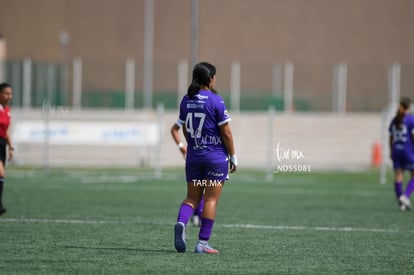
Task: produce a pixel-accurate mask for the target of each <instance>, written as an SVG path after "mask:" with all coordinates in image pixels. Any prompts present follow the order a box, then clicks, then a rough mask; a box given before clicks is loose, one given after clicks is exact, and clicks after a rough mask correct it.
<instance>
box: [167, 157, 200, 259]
mask: <svg viewBox="0 0 414 275" xmlns="http://www.w3.org/2000/svg"><path fill="white" fill-rule="evenodd" d="M185 169H186V178H187V196H186V198H185V199H184V201H183V202H182V203H181V205H180V209H179V210H178V216H177V223H176V224H175V226H174V246H175V249H176V250H177V251H178V252H185V250H186V241H185V227H186V225H187V223H188V220H189V219H190V217H191V216H192V215H193V213H194V209H195V208H196V207H197V205H198V203H199V202H200V200H201V197H202V195H203V189H204V186H203V185H202V184H199V181H198V180H196V179H202V175H204V167H203V166H202V165H198V164H191V163H188V162H187V163H186V165H185Z"/></svg>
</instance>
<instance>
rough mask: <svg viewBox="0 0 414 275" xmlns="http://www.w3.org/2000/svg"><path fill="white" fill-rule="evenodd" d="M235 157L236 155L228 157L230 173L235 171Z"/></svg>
mask: <svg viewBox="0 0 414 275" xmlns="http://www.w3.org/2000/svg"><path fill="white" fill-rule="evenodd" d="M237 165H238V163H237V157H236V155H232V156H231V157H230V173H234V172H236V171H237Z"/></svg>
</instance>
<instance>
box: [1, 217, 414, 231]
mask: <svg viewBox="0 0 414 275" xmlns="http://www.w3.org/2000/svg"><path fill="white" fill-rule="evenodd" d="M1 222H3V223H7V222H9V223H54V224H125V225H133V224H138V225H139V224H141V225H162V226H172V225H173V224H169V223H155V222H154V223H143V222H138V221H105V220H101V221H94V220H66V219H29V218H20V219H18V218H6V219H0V223H1ZM216 226H217V227H225V228H244V229H274V230H296V231H336V232H368V233H404V232H408V233H414V230H399V229H384V228H358V227H324V226H315V227H308V226H288V225H256V224H217V225H216Z"/></svg>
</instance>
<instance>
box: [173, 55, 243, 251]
mask: <svg viewBox="0 0 414 275" xmlns="http://www.w3.org/2000/svg"><path fill="white" fill-rule="evenodd" d="M215 75H216V68H215V67H214V66H213V65H211V64H209V63H206V62H202V63H199V64H197V65H195V66H194V69H193V79H192V82H191V85H190V87H189V88H188V92H187V95H186V96H184V98H183V99H182V101H181V104H180V114H179V117H178V120H177V124H178V125H183V132H184V136H185V138H186V140H187V144H188V146H187V155H186V165H185V170H186V179H187V197H186V198H185V199H184V201H183V202H182V204H181V206H180V209H179V211H178V218H177V223H176V224H175V227H174V233H175V236H174V246H175V249H176V250H177V251H178V252H185V250H186V246H187V244H186V241H185V226H186V224H187V222H188V220H189V218H190V217H191V215H192V214H193V212H194V209H195V208H196V207H197V205H198V204H199V202H200V200H201V198H202V196H203V192H204V209H203V214H202V218H201V226H200V231H199V235H198V237H199V240H198V242H197V244H196V247H195V252H196V253H218V250H216V249H214V248H212V247H210V246H209V245H208V240H209V239H210V235H211V231H212V229H213V225H214V220H215V217H216V207H217V203H218V201H219V198H220V195H221V191H222V189H223V184H224V181H225V180H226V179H227V178H228V172H229V156H230V173H232V172H235V171H236V169H237V158H236V153H235V149H234V144H233V135H232V133H231V130H230V126H229V121H230V116H229V115H228V113H227V109H226V106H225V104H224V101H223V99H222V98H221V97H220V96H219V95H217V94H215V93H214V92H212V90H213V89H214V86H215V83H216V76H215Z"/></svg>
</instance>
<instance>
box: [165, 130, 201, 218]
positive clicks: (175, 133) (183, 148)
mask: <svg viewBox="0 0 414 275" xmlns="http://www.w3.org/2000/svg"><path fill="white" fill-rule="evenodd" d="M180 129H181V125H179V124H177V123H174V125H173V126H172V127H171V135H172V138H173V139H174V141H175V143H176V144H177V147H178V149H179V150H180V152H181V154H182V155H183V157H184V159H185V156H186V154H187V147H186V146H185V145H184V143H182V142H181V138H180V134H179V133H178V131H179V130H180ZM203 208H204V196H203V197H202V198H201V201H200V203H199V204H198V206H197V208H196V209H195V210H194V215H193V216H192V217H191V223H192V224H193V225H195V226H200V222H201V214H202V213H203Z"/></svg>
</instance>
